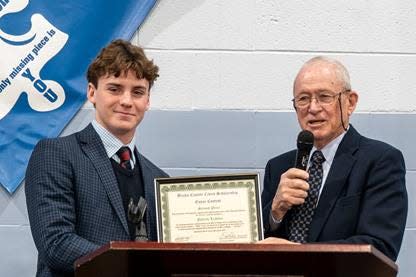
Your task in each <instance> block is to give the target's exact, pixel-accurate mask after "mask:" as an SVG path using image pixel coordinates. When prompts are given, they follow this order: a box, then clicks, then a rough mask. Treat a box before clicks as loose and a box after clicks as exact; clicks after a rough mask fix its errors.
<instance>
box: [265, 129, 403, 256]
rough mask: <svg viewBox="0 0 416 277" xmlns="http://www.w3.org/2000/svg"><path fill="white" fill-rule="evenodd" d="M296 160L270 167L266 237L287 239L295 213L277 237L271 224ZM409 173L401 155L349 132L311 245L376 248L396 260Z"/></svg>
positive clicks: (288, 156)
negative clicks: (282, 184)
mask: <svg viewBox="0 0 416 277" xmlns="http://www.w3.org/2000/svg"><path fill="white" fill-rule="evenodd" d="M295 156H296V150H293V151H290V152H287V153H285V154H282V155H280V156H277V157H275V158H273V159H271V160H269V161H268V163H267V166H266V169H265V177H264V189H263V192H262V205H263V217H264V218H265V220H264V232H265V237H269V236H277V237H282V238H286V239H287V238H288V222H289V220H290V218H291V214H292V212H291V210H289V211H288V213H287V214H286V215H285V216H284V218H283V221H282V222H281V224H280V225H279V228H278V229H277V230H275V231H272V230H271V228H270V225H269V220H268V219H269V216H270V209H271V204H272V201H273V197H274V195H275V193H276V190H277V187H278V184H279V181H280V176H281V175H282V174H283V173H284V172H286V171H287V170H288V169H289V168H292V167H293V166H294V162H295ZM405 172H406V169H405V164H404V159H403V156H402V154H401V152H400V151H399V150H397V149H396V148H394V147H392V146H390V145H388V144H386V143H383V142H380V141H377V140H372V139H369V138H366V137H364V136H361V135H360V134H359V133H358V132H357V131H356V130H355V129H354V127H353V126H350V128H349V130H348V131H347V133H346V134H345V136H344V138H343V140H342V141H341V143H340V145H339V147H338V149H337V152H336V154H335V157H334V160H333V163H332V165H331V168H330V170H329V173H328V177H327V180H326V182H325V185H324V187H323V190H322V192H321V195H320V198H319V203H318V206H317V207H316V209H315V213H314V216H313V219H312V223H311V225H310V230H309V236H308V239H307V241H308V242H326V243H354V244H355V243H357V244H372V245H373V246H375V247H376V248H377V249H379V250H380V251H381V252H383V253H384V254H386V255H387V256H388V257H390V258H391V259H392V260H396V258H397V255H398V252H399V249H400V246H401V242H402V238H403V232H404V228H405V225H406V217H407V192H406V186H405Z"/></svg>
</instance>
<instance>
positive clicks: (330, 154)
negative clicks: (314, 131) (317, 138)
mask: <svg viewBox="0 0 416 277" xmlns="http://www.w3.org/2000/svg"><path fill="white" fill-rule="evenodd" d="M348 129H349V126H348V128H347V131H348ZM346 133H347V132H346V131H344V132H342V133H341V134H340V135H339V136H337V137H336V138H335V139H333V140H332V141H331V142H330V143H328V144H327V145H325V146H324V147H323V148H322V149H321V152H322V154H323V155H324V157H325V162H327V163H328V164H329V166H331V165H332V161H333V160H334V158H335V153H336V152H337V149H338V146H339V144H340V143H341V141H342V139H343V138H344V136H345V134H346ZM316 150H317V149H316V147H315V146H314V147H312V150H311V155H310V156H309V162H311V157H312V154H313V153H314V152H315V151H316Z"/></svg>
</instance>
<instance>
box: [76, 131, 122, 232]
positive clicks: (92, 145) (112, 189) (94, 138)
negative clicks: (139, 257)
mask: <svg viewBox="0 0 416 277" xmlns="http://www.w3.org/2000/svg"><path fill="white" fill-rule="evenodd" d="M79 140H80V142H81V147H82V149H83V151H84V153H85V155H86V156H87V157H88V158H89V159H90V161H91V163H92V164H93V165H94V167H95V170H96V173H97V174H98V176H99V177H100V179H101V183H102V185H103V186H104V188H105V190H106V192H107V196H108V199H109V200H110V203H111V205H112V206H113V208H114V210H115V212H116V214H117V216H118V218H119V219H120V221H121V223H122V225H123V227H124V230H125V231H126V233H127V234H129V229H128V226H127V219H126V215H125V212H124V208H123V204H122V203H123V201H122V200H121V195H120V192H119V189H118V186H117V179H116V176H115V174H114V170H113V167H112V166H111V162H110V159H109V158H108V157H107V152H106V151H105V148H104V145H103V143H102V141H101V139H100V137H99V136H98V134H97V132H96V131H95V130H94V127H93V126H92V125H91V124H89V125H88V126H87V127H86V128H85V129H84V130H82V131H81V132H80V133H79ZM90 185H92V186H93V185H100V184H90Z"/></svg>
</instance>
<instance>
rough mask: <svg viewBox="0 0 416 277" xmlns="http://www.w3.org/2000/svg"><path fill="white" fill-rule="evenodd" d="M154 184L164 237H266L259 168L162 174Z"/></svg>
mask: <svg viewBox="0 0 416 277" xmlns="http://www.w3.org/2000/svg"><path fill="white" fill-rule="evenodd" d="M155 190H156V193H155V195H156V212H157V213H156V214H157V230H158V241H159V242H204V243H206V242H213V243H251V242H257V241H259V240H261V239H263V227H262V226H263V224H262V216H261V204H260V188H259V175H258V174H257V173H255V174H251V173H250V174H232V175H211V176H192V177H175V178H157V179H155Z"/></svg>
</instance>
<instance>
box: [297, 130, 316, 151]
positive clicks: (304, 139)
mask: <svg viewBox="0 0 416 277" xmlns="http://www.w3.org/2000/svg"><path fill="white" fill-rule="evenodd" d="M313 140H314V137H313V134H312V132H310V131H308V130H303V131H301V132H300V133H299V135H298V140H297V147H298V149H299V150H305V151H308V152H309V151H311V149H312V147H313Z"/></svg>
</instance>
